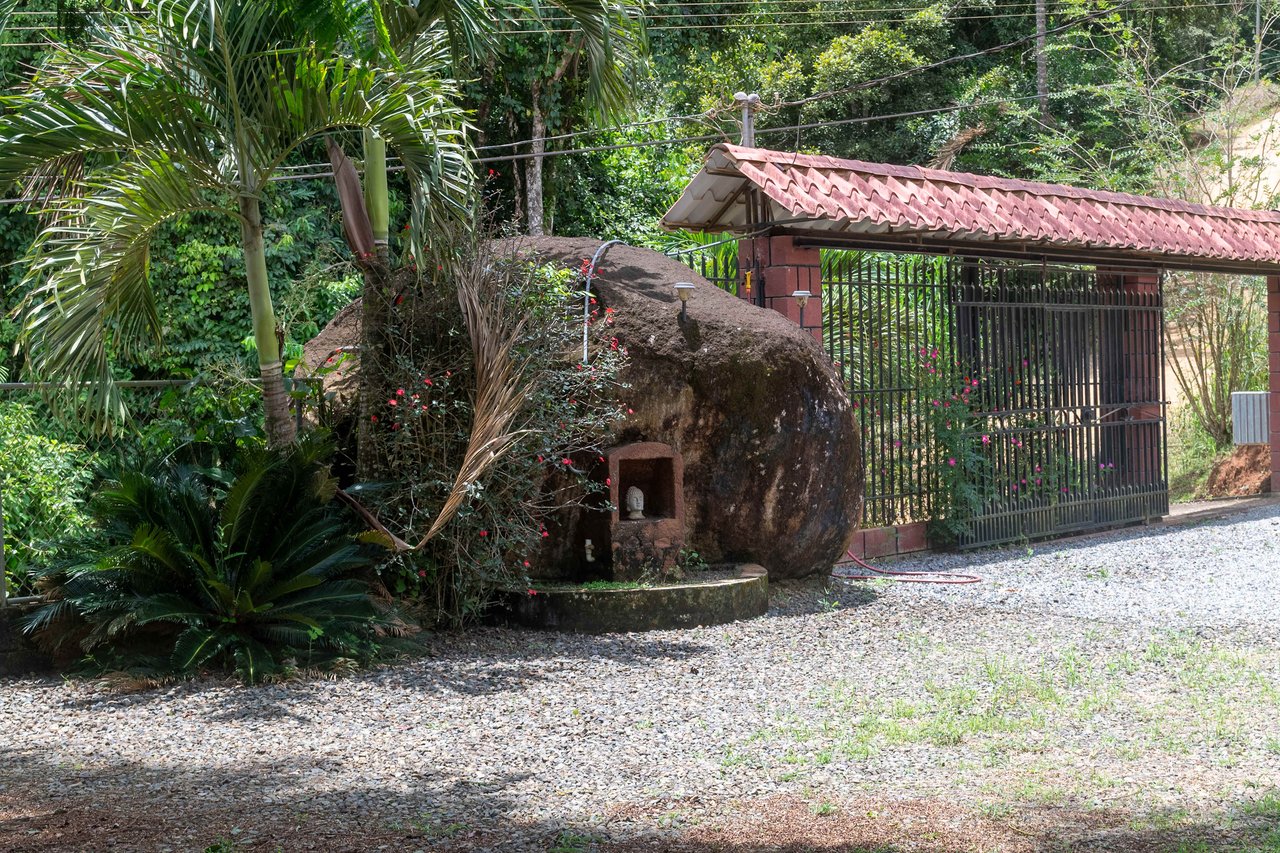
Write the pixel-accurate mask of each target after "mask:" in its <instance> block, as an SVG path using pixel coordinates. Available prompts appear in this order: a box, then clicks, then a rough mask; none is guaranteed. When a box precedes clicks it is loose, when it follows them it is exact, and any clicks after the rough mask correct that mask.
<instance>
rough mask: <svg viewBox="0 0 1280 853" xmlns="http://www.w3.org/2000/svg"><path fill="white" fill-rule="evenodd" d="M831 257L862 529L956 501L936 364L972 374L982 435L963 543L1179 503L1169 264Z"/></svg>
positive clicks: (835, 354)
mask: <svg viewBox="0 0 1280 853" xmlns="http://www.w3.org/2000/svg"><path fill="white" fill-rule="evenodd" d="M824 254H825V255H827V257H824V260H823V289H824V299H823V302H824V309H825V310H824V313H825V317H824V319H825V323H824V325H825V328H824V337H825V340H826V344H827V349H828V352H829V353H830V355H831V357H832V360H833V361H835V362H836V363H837V364H838V365H839V366H840V368H841V370H842V372H843V374H844V377H845V381H846V382H847V383H848V386H849V391H850V396H851V397H852V399H853V401H854V404H855V406H856V407H857V410H858V412H859V415H860V418H861V422H862V427H863V432H862V441H863V458H864V460H865V464H866V474H867V478H866V479H867V494H866V509H865V514H864V519H863V524H864V525H865V526H881V525H891V524H902V523H906V522H911V521H921V520H927V519H930V518H934V517H936V516H938V515H939V514H941V513H943V512H944V511H945V507H944V506H942V505H941V504H942V502H941V501H940V500H939V499H938V496H939V483H940V477H939V471H940V470H943V469H942V467H941V466H943V465H946V464H948V462H949V461H951V462H953V460H949V459H948V458H946V455H945V452H943V451H940V448H939V447H938V444H937V442H936V441H935V436H934V435H933V434H932V428H931V423H934V422H935V421H933V420H932V419H931V417H930V412H929V411H928V407H929V406H930V405H934V406H937V405H945V400H940V399H939V396H940V395H939V393H938V390H937V389H938V384H937V383H938V379H939V377H938V376H937V375H936V373H937V372H938V371H942V372H944V373H946V376H947V379H950V380H952V381H955V382H958V381H959V380H961V379H963V380H964V384H965V385H966V386H967V387H969V390H970V391H971V392H972V396H971V397H966V401H969V402H972V406H971V408H972V418H973V430H972V435H973V441H974V442H981V443H980V445H977V447H978V450H979V455H980V456H981V461H982V467H981V472H982V476H981V482H976V483H973V484H972V487H973V490H974V492H973V493H972V494H976V495H977V496H978V497H977V498H976V499H975V503H976V506H974V507H973V511H972V512H971V513H970V514H969V517H968V518H967V519H966V522H967V523H966V524H964V525H963V526H962V527H963V532H962V533H960V534H959V536H958V541H957V544H958V545H960V546H961V547H974V546H980V545H991V544H997V543H1001V542H1010V541H1018V540H1022V539H1034V538H1041V537H1049V536H1054V535H1061V534H1064V533H1069V532H1075V531H1082V530H1089V529H1097V528H1102V527H1110V526H1117V525H1122V524H1126V523H1132V522H1138V521H1144V520H1147V519H1152V518H1156V517H1159V516H1161V515H1164V514H1166V513H1167V512H1168V485H1167V468H1166V461H1165V424H1164V404H1163V402H1162V401H1163V397H1164V395H1163V361H1164V359H1163V348H1164V340H1163V329H1164V325H1163V317H1162V301H1161V290H1160V281H1159V277H1158V276H1157V275H1155V274H1154V273H1152V272H1151V271H1146V270H1142V271H1139V270H1104V271H1099V270H1095V269H1089V268H1055V267H1048V266H1043V265H1026V264H1017V263H1009V262H1002V261H992V260H981V261H976V260H975V261H960V260H956V259H951V258H937V257H932V258H931V257H921V256H904V255H885V254H881V253H866V252H830V253H824ZM926 369H927V373H926ZM970 383H972V384H971V385H970ZM966 393H969V392H966ZM931 397H932V398H934V399H930V398H931ZM948 423H949V422H948ZM953 464H954V463H953Z"/></svg>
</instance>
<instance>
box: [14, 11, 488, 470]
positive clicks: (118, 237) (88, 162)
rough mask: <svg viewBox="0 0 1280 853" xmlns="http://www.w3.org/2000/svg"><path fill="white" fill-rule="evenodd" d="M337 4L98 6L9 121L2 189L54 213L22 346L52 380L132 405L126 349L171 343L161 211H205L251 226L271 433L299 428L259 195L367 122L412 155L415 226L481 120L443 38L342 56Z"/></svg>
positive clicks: (257, 331)
mask: <svg viewBox="0 0 1280 853" xmlns="http://www.w3.org/2000/svg"><path fill="white" fill-rule="evenodd" d="M342 8H343V4H340V3H334V2H331V0H154V2H141V1H140V2H130V3H125V4H123V8H119V9H114V10H107V11H104V12H102V13H100V14H99V15H97V16H95V17H94V19H93V20H94V23H93V25H92V26H91V27H90V29H89V31H88V32H87V33H86V36H85V39H84V40H83V46H75V47H59V48H56V49H54V50H53V51H52V53H51V56H50V58H49V60H48V61H47V63H46V65H45V66H44V67H42V68H41V69H40V71H39V72H38V73H37V74H36V76H35V79H34V82H33V85H32V87H31V89H30V91H28V92H26V93H25V94H22V95H20V96H16V97H12V98H9V99H7V101H6V103H5V104H4V106H5V107H6V108H7V110H6V112H7V114H6V115H5V116H4V117H3V119H0V184H3V185H5V186H7V185H9V184H12V183H13V182H14V181H19V180H23V181H25V184H26V190H27V192H28V194H29V195H31V196H32V197H33V198H41V199H43V202H44V203H43V207H44V214H45V221H46V226H45V228H44V229H43V231H42V232H41V234H40V236H39V238H38V239H37V240H36V241H35V243H34V245H33V246H32V248H31V251H30V254H29V255H28V258H27V262H28V264H29V268H30V273H29V281H28V283H27V286H28V288H29V290H30V294H31V295H30V297H29V298H28V301H27V304H26V306H25V311H24V314H23V326H22V338H21V344H22V346H23V347H24V349H25V351H26V354H27V358H28V364H29V366H30V368H31V370H32V372H33V373H35V374H36V375H38V376H39V377H40V378H47V379H55V380H62V381H67V382H70V381H73V380H88V381H91V383H92V384H91V389H92V390H91V391H90V392H89V398H90V403H91V404H92V405H91V407H90V411H92V412H96V413H98V414H99V415H119V414H121V413H122V411H123V407H122V404H121V401H120V396H119V394H118V393H117V391H116V389H115V388H114V386H113V385H112V383H111V381H110V380H111V376H112V360H113V358H115V357H117V356H123V357H128V356H130V355H133V354H135V353H137V352H139V351H140V350H141V349H143V348H144V347H146V346H150V345H153V344H155V343H156V342H158V341H159V339H160V332H161V328H160V318H159V312H158V311H157V307H156V304H155V297H154V294H153V293H152V290H151V288H150V285H149V282H148V267H149V259H150V255H149V244H150V241H151V238H152V236H153V235H154V234H155V233H156V232H157V230H158V229H159V228H160V226H161V225H162V224H164V223H165V222H166V221H168V220H170V219H173V218H175V217H180V216H183V215H185V214H188V213H193V212H197V211H205V212H214V213H222V214H225V215H226V216H228V217H230V218H232V219H234V220H235V221H237V222H238V223H239V225H240V231H241V245H242V248H243V250H244V263H245V269H246V273H247V281H248V291H249V294H248V295H249V302H250V307H251V312H252V319H253V330H252V331H253V339H254V341H255V343H256V346H257V355H258V361H259V369H260V372H261V376H262V387H263V395H264V401H265V409H266V428H267V436H268V440H269V441H270V442H271V443H272V444H274V445H281V444H284V443H287V442H289V441H291V440H292V439H293V437H294V424H293V421H292V420H291V419H290V418H289V414H288V398H287V396H286V394H285V386H284V376H283V371H282V366H281V359H280V335H281V332H280V330H279V329H278V328H277V324H276V317H275V312H274V309H273V306H272V300H271V291H270V288H269V284H268V271H267V263H266V253H265V247H264V244H263V233H264V232H263V221H262V212H261V200H262V197H263V192H264V190H265V188H266V186H267V182H268V181H270V180H271V177H272V175H273V173H275V172H276V171H277V169H278V168H279V167H280V166H282V165H283V164H284V163H285V162H286V161H287V160H288V159H289V157H290V156H291V155H293V154H294V153H295V152H298V151H299V149H300V147H301V146H303V145H304V144H305V143H306V142H307V141H308V140H312V139H317V138H319V137H323V136H325V135H326V134H329V133H332V132H335V131H340V130H344V129H369V130H371V131H373V132H374V133H375V134H376V135H377V137H378V138H379V139H381V140H385V142H386V144H387V145H388V146H390V148H392V149H393V150H394V151H395V153H396V154H397V155H398V156H399V158H400V163H401V165H402V166H403V168H404V170H405V173H406V175H407V176H408V179H409V183H410V186H411V187H412V188H413V190H414V200H415V204H414V214H415V221H416V222H417V223H418V224H421V223H422V222H423V220H424V217H425V215H426V214H427V213H428V212H429V211H431V212H435V211H440V210H443V209H447V208H448V207H449V206H450V204H451V203H456V202H457V200H459V199H461V198H462V197H463V196H465V194H466V192H467V191H468V188H469V181H470V178H469V170H468V166H467V160H466V157H465V153H464V144H465V139H464V131H465V124H464V122H463V120H462V114H461V111H460V109H459V108H458V107H457V106H456V104H455V92H454V89H453V87H452V85H451V84H450V83H449V82H448V80H447V77H446V76H445V75H444V73H443V72H445V71H446V70H447V64H448V54H447V51H446V49H445V46H444V38H443V37H440V38H437V39H434V40H432V39H425V40H422V41H420V42H418V43H416V45H415V47H414V49H413V50H412V51H407V52H406V53H405V54H403V55H401V56H400V57H398V61H397V62H396V64H395V67H394V68H393V69H383V68H379V67H377V66H376V65H375V64H373V63H372V62H370V61H366V60H364V59H361V58H352V57H342V56H340V55H336V54H335V53H334V50H333V45H334V44H335V43H336V42H337V40H338V39H339V37H340V35H341V33H343V32H345V31H347V30H349V29H350V26H351V24H350V22H348V21H344V20H342V19H341V10H342Z"/></svg>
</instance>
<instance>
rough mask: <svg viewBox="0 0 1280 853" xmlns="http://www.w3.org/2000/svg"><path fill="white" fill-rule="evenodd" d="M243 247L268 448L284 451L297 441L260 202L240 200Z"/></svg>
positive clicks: (247, 198)
mask: <svg viewBox="0 0 1280 853" xmlns="http://www.w3.org/2000/svg"><path fill="white" fill-rule="evenodd" d="M240 213H241V215H242V216H243V217H244V219H243V221H242V222H241V225H240V245H241V247H242V248H243V249H244V266H245V274H246V278H247V279H248V282H249V310H250V313H251V315H252V317H253V340H254V343H256V344H257V347H258V371H259V373H260V374H261V376H262V406H263V410H264V412H265V415H266V432H267V444H268V445H269V446H271V447H283V446H285V445H287V444H291V443H292V442H293V441H294V440H295V439H297V437H298V432H297V427H296V425H295V424H294V421H293V418H292V417H291V416H290V414H289V395H288V393H287V392H286V391H285V389H284V365H283V364H281V362H280V337H279V332H278V330H277V328H276V314H275V309H274V308H272V305H271V286H270V283H269V281H268V279H267V251H266V247H265V246H264V245H263V243H262V211H261V210H260V208H259V206H258V199H257V198H256V197H254V196H250V195H242V196H240Z"/></svg>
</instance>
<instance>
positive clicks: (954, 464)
mask: <svg viewBox="0 0 1280 853" xmlns="http://www.w3.org/2000/svg"><path fill="white" fill-rule="evenodd" d="M947 464H948V465H950V466H951V467H952V468H954V467H956V458H955V457H954V456H952V457H951V458H950V459H948V460H947Z"/></svg>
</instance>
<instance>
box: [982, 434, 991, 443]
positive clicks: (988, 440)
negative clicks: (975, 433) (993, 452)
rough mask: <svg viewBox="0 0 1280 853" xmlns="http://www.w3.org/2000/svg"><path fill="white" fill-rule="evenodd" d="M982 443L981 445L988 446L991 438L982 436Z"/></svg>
mask: <svg viewBox="0 0 1280 853" xmlns="http://www.w3.org/2000/svg"><path fill="white" fill-rule="evenodd" d="M982 443H983V444H990V443H991V436H989V435H984V436H983V437H982Z"/></svg>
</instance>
